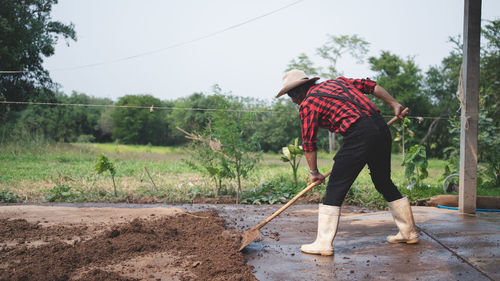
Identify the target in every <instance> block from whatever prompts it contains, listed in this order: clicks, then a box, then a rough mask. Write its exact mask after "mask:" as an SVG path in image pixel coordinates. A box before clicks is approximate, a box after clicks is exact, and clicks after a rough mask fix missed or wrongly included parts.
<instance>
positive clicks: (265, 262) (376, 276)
mask: <svg viewBox="0 0 500 281" xmlns="http://www.w3.org/2000/svg"><path fill="white" fill-rule="evenodd" d="M50 205H52V206H66V207H77V208H87V207H93V208H95V207H98V208H99V207H112V208H123V211H122V210H120V211H118V210H115V211H113V212H114V213H116V215H117V216H119V218H116V219H117V220H120V219H126V218H127V216H126V215H123V212H125V213H127V212H130V213H133V214H135V215H136V216H137V214H136V213H137V212H136V211H139V210H136V211H133V212H132V210H131V209H135V208H165V207H169V208H172V207H173V208H176V209H178V210H179V211H181V210H182V209H184V210H187V211H203V210H209V209H215V210H217V211H218V212H219V215H220V216H222V217H224V218H225V219H226V221H227V224H228V225H229V226H231V227H235V228H238V229H241V230H242V231H246V230H248V229H250V228H251V227H253V226H255V225H257V224H258V223H259V222H260V221H262V220H264V219H265V218H267V217H268V216H270V215H271V214H272V213H273V212H275V211H276V210H278V209H279V208H280V207H281V206H279V205H263V206H249V205H210V204H194V205H191V204H185V205H164V204H151V205H140V204H50ZM0 206H1V204H0ZM9 206H12V205H7V206H4V208H2V210H3V211H4V213H5V212H7V213H8V212H11V211H14V208H12V207H9ZM22 206H27V205H20V206H18V207H19V208H23V207H22ZM38 206H40V205H38ZM42 206H47V204H42ZM47 209H49V208H47ZM89 210H93V209H89ZM101 210H105V209H101ZM413 210H414V215H415V219H416V223H417V226H418V227H419V230H420V231H419V234H420V243H418V244H413V245H407V244H389V243H387V242H386V240H385V238H386V236H387V235H389V234H395V233H397V229H396V226H395V224H394V222H393V220H392V216H391V214H390V213H389V212H387V211H383V212H375V213H373V212H372V213H359V212H360V211H361V212H362V211H363V210H362V209H360V208H352V207H345V208H343V211H342V216H341V219H340V225H339V230H338V233H337V236H336V238H335V241H334V248H335V255H334V256H329V257H326V256H316V255H307V254H303V253H301V252H300V246H301V245H302V244H304V243H310V242H312V241H313V240H314V239H315V237H316V228H317V205H294V206H291V207H290V208H289V209H287V210H286V211H285V212H284V213H282V214H281V215H280V216H278V217H276V218H275V219H274V220H272V221H271V222H269V223H268V224H267V225H265V226H264V227H263V228H262V229H261V238H262V239H261V240H260V241H256V242H253V243H251V244H250V245H249V246H247V247H246V249H245V250H244V254H245V256H246V258H247V261H248V263H249V264H251V265H253V266H254V274H255V276H256V277H257V279H259V280H500V213H482V212H481V213H477V215H475V216H469V215H460V214H459V213H458V211H453V210H445V209H438V208H434V207H413ZM94 211H95V212H99V213H100V211H99V210H97V211H96V210H94ZM144 211H145V212H146V213H147V214H149V212H147V211H146V210H144ZM39 212H40V214H38V215H44V216H45V217H46V218H47V220H48V218H49V217H51V215H50V214H49V216H47V214H45V213H46V212H44V211H43V210H41V211H39ZM155 212H159V211H158V210H156V211H155ZM7 213H6V214H7ZM15 213H16V214H17V215H16V216H19V217H24V216H27V214H28V213H27V212H24V211H22V210H17V209H16V210H15ZM146 213H145V214H146ZM160 213H161V212H160ZM9 217H15V216H14V215H9ZM62 217H63V218H65V219H71V218H68V217H67V215H64V216H62ZM86 217H87V216H85V218H86ZM85 218H83V217H81V216H80V217H77V218H76V219H79V220H83V219H85ZM88 219H95V218H94V216H92V215H91V214H90V215H88Z"/></svg>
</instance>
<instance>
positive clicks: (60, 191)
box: [45, 185, 74, 202]
mask: <svg viewBox="0 0 500 281" xmlns="http://www.w3.org/2000/svg"><path fill="white" fill-rule="evenodd" d="M73 197H74V194H73V192H72V191H71V187H70V186H69V185H58V186H54V187H53V188H51V189H50V190H49V194H48V195H46V196H45V200H46V201H49V202H55V201H66V200H68V199H71V198H73Z"/></svg>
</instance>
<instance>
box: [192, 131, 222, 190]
mask: <svg viewBox="0 0 500 281" xmlns="http://www.w3.org/2000/svg"><path fill="white" fill-rule="evenodd" d="M191 136H192V139H193V142H192V143H191V144H190V145H189V149H188V152H189V154H190V156H191V159H190V160H184V161H185V162H186V164H188V165H189V166H190V167H191V168H192V169H193V170H196V171H202V172H203V173H204V174H206V175H208V176H209V177H210V179H212V180H213V181H214V183H215V197H218V196H219V194H220V192H221V190H222V180H223V179H225V178H229V177H231V172H230V170H229V169H228V167H227V166H226V165H223V161H222V159H221V157H220V155H219V148H220V143H218V142H214V141H210V140H207V139H205V138H203V137H201V136H195V135H194V134H191Z"/></svg>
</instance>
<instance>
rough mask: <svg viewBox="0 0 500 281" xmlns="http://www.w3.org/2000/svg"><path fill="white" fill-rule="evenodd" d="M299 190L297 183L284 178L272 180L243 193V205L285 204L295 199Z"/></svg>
mask: <svg viewBox="0 0 500 281" xmlns="http://www.w3.org/2000/svg"><path fill="white" fill-rule="evenodd" d="M298 192H299V190H297V187H295V182H294V181H293V180H290V179H288V178H285V177H283V176H279V177H277V178H274V179H272V180H271V181H269V182H266V183H263V184H261V185H259V186H258V187H257V188H254V189H248V190H246V191H245V192H243V193H242V195H241V198H242V200H241V201H240V203H242V204H257V205H260V204H275V203H285V202H287V201H288V200H289V199H291V198H293V197H294V196H295V195H296V194H297V193H298Z"/></svg>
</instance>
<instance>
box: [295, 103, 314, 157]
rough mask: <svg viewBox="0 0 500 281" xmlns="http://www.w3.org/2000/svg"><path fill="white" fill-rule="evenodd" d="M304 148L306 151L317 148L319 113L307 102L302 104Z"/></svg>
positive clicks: (301, 120) (301, 116)
mask: <svg viewBox="0 0 500 281" xmlns="http://www.w3.org/2000/svg"><path fill="white" fill-rule="evenodd" d="M299 110H300V122H301V131H302V148H303V149H304V151H306V152H310V151H316V150H317V139H316V135H317V132H318V113H317V111H315V110H312V109H311V106H309V105H307V104H304V103H303V104H302V105H300V109H299Z"/></svg>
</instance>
